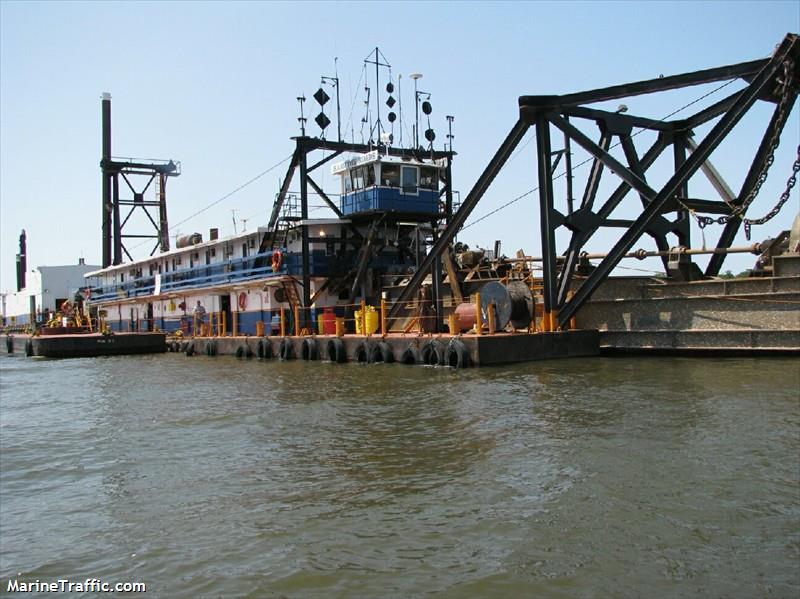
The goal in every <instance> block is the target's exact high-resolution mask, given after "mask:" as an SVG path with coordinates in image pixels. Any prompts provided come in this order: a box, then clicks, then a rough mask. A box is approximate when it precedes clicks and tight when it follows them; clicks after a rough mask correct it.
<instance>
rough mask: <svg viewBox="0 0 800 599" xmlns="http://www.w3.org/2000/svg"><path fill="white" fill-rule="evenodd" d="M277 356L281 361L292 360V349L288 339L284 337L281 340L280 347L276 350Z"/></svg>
mask: <svg viewBox="0 0 800 599" xmlns="http://www.w3.org/2000/svg"><path fill="white" fill-rule="evenodd" d="M278 355H279V356H280V357H281V360H292V359H294V348H293V347H292V340H291V339H289V338H288V337H284V338H283V339H281V345H280V348H279V349H278Z"/></svg>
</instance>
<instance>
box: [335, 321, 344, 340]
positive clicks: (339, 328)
mask: <svg viewBox="0 0 800 599" xmlns="http://www.w3.org/2000/svg"><path fill="white" fill-rule="evenodd" d="M334 322H335V323H336V336H337V337H344V317H343V316H337V317H335V320H334Z"/></svg>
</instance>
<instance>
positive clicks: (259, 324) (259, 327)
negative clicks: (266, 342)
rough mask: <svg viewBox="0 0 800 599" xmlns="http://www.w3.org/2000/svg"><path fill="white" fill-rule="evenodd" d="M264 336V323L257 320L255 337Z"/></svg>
mask: <svg viewBox="0 0 800 599" xmlns="http://www.w3.org/2000/svg"><path fill="white" fill-rule="evenodd" d="M263 336H264V321H263V320H259V321H258V322H257V323H256V337H263Z"/></svg>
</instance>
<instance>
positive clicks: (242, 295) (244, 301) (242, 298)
mask: <svg viewBox="0 0 800 599" xmlns="http://www.w3.org/2000/svg"><path fill="white" fill-rule="evenodd" d="M237 302H238V304H239V310H244V309H245V308H246V307H247V294H246V293H245V292H244V291H242V292H241V293H240V294H239V298H238V300H237Z"/></svg>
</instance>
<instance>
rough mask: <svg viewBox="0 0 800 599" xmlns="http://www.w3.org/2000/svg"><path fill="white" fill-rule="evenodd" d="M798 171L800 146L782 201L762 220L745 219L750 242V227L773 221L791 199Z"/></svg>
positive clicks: (745, 229) (799, 168) (745, 228)
mask: <svg viewBox="0 0 800 599" xmlns="http://www.w3.org/2000/svg"><path fill="white" fill-rule="evenodd" d="M797 171H800V146H797V159H796V160H795V161H794V165H793V166H792V174H791V175H789V178H788V179H787V180H786V189H785V190H784V192H783V193H782V194H781V197H780V199H778V203H777V204H775V207H774V208H773V209H772V210H770V211H769V212H767V213H766V214H765V215H764V216H762V217H761V218H746V219H744V234H745V236H746V237H747V239H748V241H749V240H750V227H751V226H753V225H763V224H764V223H766V222H767V221H769V220H771V219H772V218H773V217H775V215H776V214H778V212H780V211H781V208H783V205H784V204H785V203H786V201H787V200H788V199H789V194H790V193H791V192H792V188H793V187H794V186H795V183H797Z"/></svg>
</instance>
